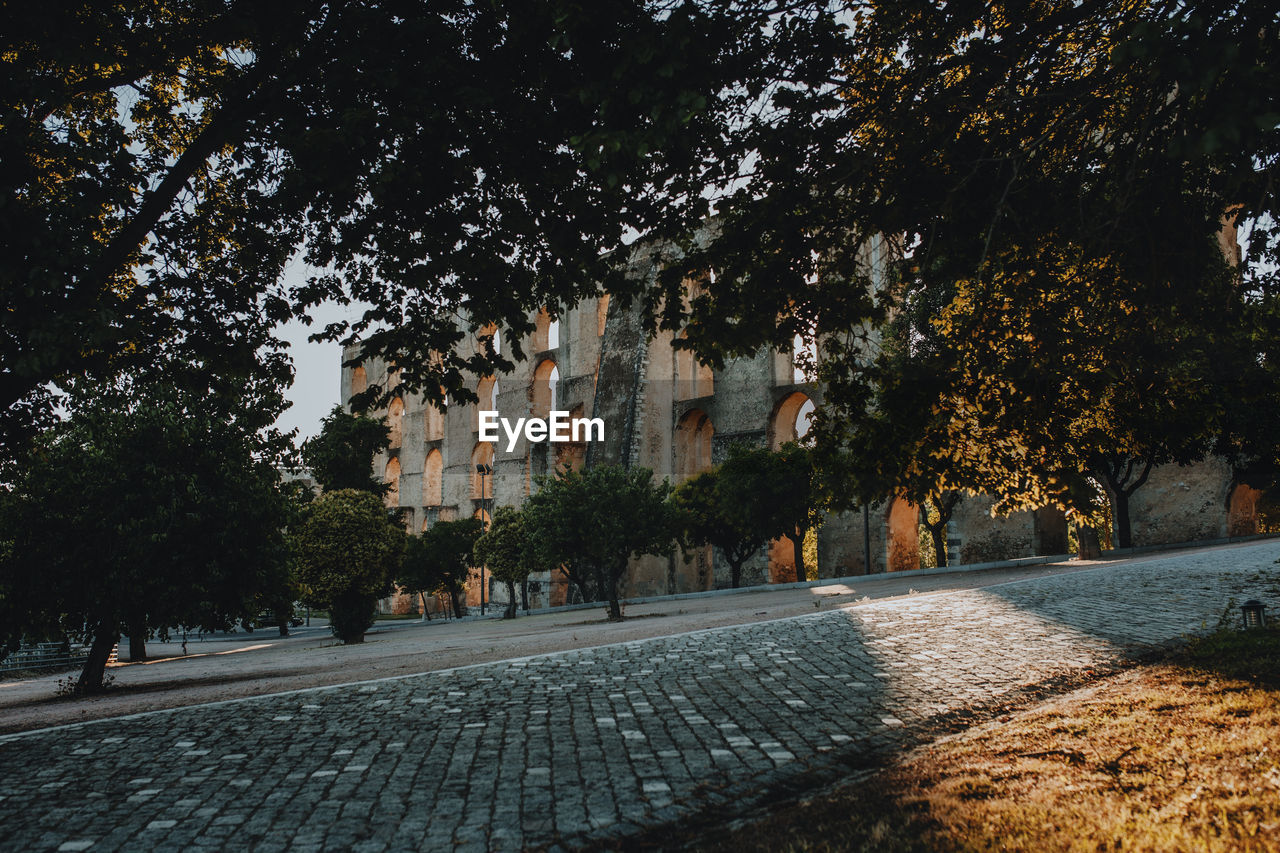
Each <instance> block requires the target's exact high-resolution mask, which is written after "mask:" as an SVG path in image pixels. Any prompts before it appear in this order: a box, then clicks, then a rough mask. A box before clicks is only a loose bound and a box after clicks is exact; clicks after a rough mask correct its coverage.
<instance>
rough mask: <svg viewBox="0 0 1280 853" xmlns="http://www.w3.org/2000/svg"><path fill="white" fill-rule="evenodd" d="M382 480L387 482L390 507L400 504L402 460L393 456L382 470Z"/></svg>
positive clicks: (387, 501) (387, 498) (387, 499)
mask: <svg viewBox="0 0 1280 853" xmlns="http://www.w3.org/2000/svg"><path fill="white" fill-rule="evenodd" d="M382 482H384V483H386V484H387V486H388V488H387V496H386V504H387V506H388V507H398V506H400V460H399V459H396V458H395V457H392V458H391V459H388V460H387V467H386V468H385V469H384V470H383V472H382Z"/></svg>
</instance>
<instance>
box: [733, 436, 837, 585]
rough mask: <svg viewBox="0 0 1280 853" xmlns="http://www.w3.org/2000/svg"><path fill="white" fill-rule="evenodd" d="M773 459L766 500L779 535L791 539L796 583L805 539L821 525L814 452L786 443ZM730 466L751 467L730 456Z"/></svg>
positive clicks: (801, 574) (750, 462)
mask: <svg viewBox="0 0 1280 853" xmlns="http://www.w3.org/2000/svg"><path fill="white" fill-rule="evenodd" d="M772 456H773V457H774V460H773V465H772V466H771V469H768V474H767V475H768V476H769V477H770V480H771V481H772V485H771V486H769V487H767V492H766V494H767V499H768V501H769V503H770V505H771V507H772V510H773V517H774V518H775V519H776V521H777V524H778V526H779V527H780V528H781V530H782V535H784V536H786V537H787V538H788V539H790V540H791V547H792V549H793V554H794V555H795V562H796V580H797V581H802V580H806V579H807V575H806V573H805V564H804V540H805V536H807V535H808V533H809V531H810V530H812V529H813V528H815V527H817V526H818V524H819V523H820V522H821V517H820V513H819V511H818V503H817V496H818V495H817V489H816V488H815V485H814V481H815V477H816V466H815V464H814V458H813V451H812V450H811V449H810V448H809V447H808V446H807V445H803V444H797V443H795V442H788V443H787V444H784V445H783V446H782V448H781V449H780V450H778V451H777V452H776V453H773V454H772ZM730 463H732V464H733V465H735V466H748V465H754V461H753V460H751V459H743V460H742V461H738V460H735V459H733V457H732V456H731V457H730V459H729V460H728V461H727V462H726V464H730ZM756 476H759V474H758V473H757V474H756ZM814 568H815V569H816V568H817V566H816V565H815V567H814Z"/></svg>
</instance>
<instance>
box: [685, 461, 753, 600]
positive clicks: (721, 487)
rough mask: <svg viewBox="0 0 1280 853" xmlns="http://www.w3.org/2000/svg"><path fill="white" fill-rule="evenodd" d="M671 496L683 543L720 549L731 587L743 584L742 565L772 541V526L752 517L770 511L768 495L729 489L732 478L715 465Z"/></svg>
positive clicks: (687, 482) (691, 479) (688, 481)
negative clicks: (770, 530) (726, 565)
mask: <svg viewBox="0 0 1280 853" xmlns="http://www.w3.org/2000/svg"><path fill="white" fill-rule="evenodd" d="M733 485H734V486H741V485H749V484H741V483H737V484H733ZM754 485H757V486H759V485H760V484H759V483H756V484H754ZM671 499H672V504H673V505H674V507H675V509H676V511H677V513H678V515H677V520H678V523H679V525H680V529H681V532H682V534H683V535H682V539H683V543H684V544H685V545H711V546H712V547H714V548H718V549H719V550H720V553H721V554H723V555H724V559H725V562H727V563H728V564H729V586H730V587H732V588H734V589H737V588H738V587H739V586H741V585H742V565H743V564H744V563H745V562H746V561H747V560H749V559H751V557H753V556H754V555H756V554H757V553H759V552H760V549H761V548H763V547H764V546H765V545H767V544H768V543H769V539H770V536H769V529H768V528H767V527H766V526H764V525H762V524H759V523H754V522H755V521H756V520H758V519H755V518H753V517H755V516H760V515H764V514H767V511H768V498H767V497H765V496H763V495H761V494H760V493H759V492H753V491H749V490H739V489H737V488H730V483H729V478H728V477H725V476H724V475H723V473H722V472H721V471H720V470H719V469H716V468H713V469H711V470H710V471H703V472H702V473H701V474H698V475H697V476H696V477H692V478H690V479H688V480H685V481H684V482H683V483H681V484H680V485H679V486H677V487H676V489H675V491H674V492H672V495H671ZM762 511H763V512H762Z"/></svg>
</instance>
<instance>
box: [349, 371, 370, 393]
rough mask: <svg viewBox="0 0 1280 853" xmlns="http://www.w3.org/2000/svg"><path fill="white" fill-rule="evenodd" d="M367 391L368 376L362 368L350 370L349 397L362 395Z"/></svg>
mask: <svg viewBox="0 0 1280 853" xmlns="http://www.w3.org/2000/svg"><path fill="white" fill-rule="evenodd" d="M368 389H369V374H368V373H366V372H365V369H364V368H363V367H355V368H352V370H351V396H352V397H354V396H355V395H357V394H363V393H364V392H365V391H367V390H368Z"/></svg>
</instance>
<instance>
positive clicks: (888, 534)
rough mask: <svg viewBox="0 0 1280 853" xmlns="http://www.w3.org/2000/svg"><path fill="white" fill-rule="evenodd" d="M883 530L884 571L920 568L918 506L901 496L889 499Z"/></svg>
mask: <svg viewBox="0 0 1280 853" xmlns="http://www.w3.org/2000/svg"><path fill="white" fill-rule="evenodd" d="M884 530H885V571H889V572H901V571H906V570H907V569H918V568H920V508H919V507H917V506H916V505H915V504H913V503H911V501H909V500H907V499H906V498H902V497H896V498H894V499H893V500H891V501H889V505H888V506H887V507H885V512H884Z"/></svg>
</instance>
